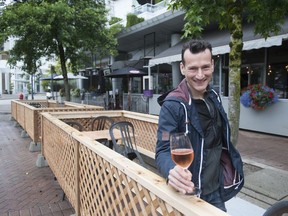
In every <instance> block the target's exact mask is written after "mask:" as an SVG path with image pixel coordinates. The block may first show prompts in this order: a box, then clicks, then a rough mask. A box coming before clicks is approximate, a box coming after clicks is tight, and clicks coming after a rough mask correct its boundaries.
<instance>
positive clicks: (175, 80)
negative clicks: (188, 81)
mask: <svg viewBox="0 0 288 216" xmlns="http://www.w3.org/2000/svg"><path fill="white" fill-rule="evenodd" d="M171 65H172V85H173V88H175V87H177V85H178V84H179V83H180V82H181V80H182V75H181V72H180V66H179V62H172V64H171Z"/></svg>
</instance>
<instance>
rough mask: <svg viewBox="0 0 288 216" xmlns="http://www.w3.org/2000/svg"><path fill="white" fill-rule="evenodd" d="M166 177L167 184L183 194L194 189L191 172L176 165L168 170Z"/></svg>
mask: <svg viewBox="0 0 288 216" xmlns="http://www.w3.org/2000/svg"><path fill="white" fill-rule="evenodd" d="M168 179H169V181H168V184H169V185H171V186H172V187H173V188H175V189H176V190H177V191H179V192H181V193H183V194H186V193H192V192H193V190H194V183H193V182H192V181H191V179H192V173H191V172H190V171H189V170H187V169H183V168H182V167H180V166H178V165H176V166H175V167H174V168H173V169H171V170H170V171H169V175H168Z"/></svg>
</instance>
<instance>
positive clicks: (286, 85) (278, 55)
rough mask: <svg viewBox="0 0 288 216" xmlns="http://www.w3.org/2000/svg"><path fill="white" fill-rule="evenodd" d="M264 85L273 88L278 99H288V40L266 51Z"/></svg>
mask: <svg viewBox="0 0 288 216" xmlns="http://www.w3.org/2000/svg"><path fill="white" fill-rule="evenodd" d="M266 83H267V85H268V86H270V87H272V88H275V91H277V92H278V93H279V97H280V98H285V99H287V98H288V40H285V41H283V43H282V46H274V47H271V48H269V49H268V62H267V71H266Z"/></svg>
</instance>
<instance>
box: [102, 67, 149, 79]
mask: <svg viewBox="0 0 288 216" xmlns="http://www.w3.org/2000/svg"><path fill="white" fill-rule="evenodd" d="M144 75H147V73H146V72H144V71H141V70H139V69H137V68H134V67H124V68H121V69H118V70H113V71H112V72H111V73H110V74H108V75H106V77H111V78H123V77H137V76H144Z"/></svg>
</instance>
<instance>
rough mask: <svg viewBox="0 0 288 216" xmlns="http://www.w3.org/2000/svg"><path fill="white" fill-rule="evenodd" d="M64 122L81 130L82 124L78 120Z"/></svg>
mask: <svg viewBox="0 0 288 216" xmlns="http://www.w3.org/2000/svg"><path fill="white" fill-rule="evenodd" d="M65 123H66V124H68V125H70V126H71V127H73V128H75V129H77V130H79V131H83V126H82V125H81V124H80V123H79V122H74V121H67V122H65Z"/></svg>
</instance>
